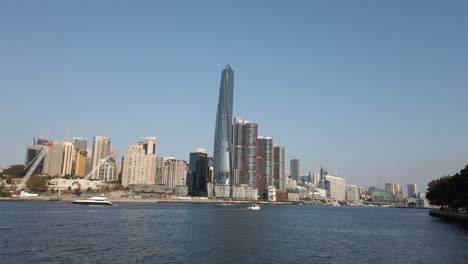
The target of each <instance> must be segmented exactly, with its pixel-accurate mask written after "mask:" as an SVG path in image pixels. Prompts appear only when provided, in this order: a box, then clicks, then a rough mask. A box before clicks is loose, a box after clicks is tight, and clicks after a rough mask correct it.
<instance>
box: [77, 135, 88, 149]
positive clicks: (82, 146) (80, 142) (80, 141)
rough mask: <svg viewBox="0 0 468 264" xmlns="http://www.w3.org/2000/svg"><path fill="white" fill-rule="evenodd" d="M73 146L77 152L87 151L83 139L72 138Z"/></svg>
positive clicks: (86, 144)
mask: <svg viewBox="0 0 468 264" xmlns="http://www.w3.org/2000/svg"><path fill="white" fill-rule="evenodd" d="M73 146H74V147H75V149H77V150H82V151H87V150H88V143H87V140H86V139H84V138H79V137H74V138H73Z"/></svg>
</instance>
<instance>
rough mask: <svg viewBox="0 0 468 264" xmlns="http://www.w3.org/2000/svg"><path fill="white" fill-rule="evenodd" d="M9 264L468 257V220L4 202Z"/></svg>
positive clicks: (299, 209) (408, 213)
mask: <svg viewBox="0 0 468 264" xmlns="http://www.w3.org/2000/svg"><path fill="white" fill-rule="evenodd" d="M0 234H1V240H0V262H2V261H3V260H8V261H7V262H8V263H26V262H34V263H101V262H107V263H128V262H144V263H312V262H317V263H368V262H376V263H409V262H412V263H468V250H466V249H467V248H468V227H467V226H466V225H461V224H457V223H447V222H444V221H440V220H439V219H437V218H433V217H430V216H428V212H427V210H413V209H392V208H350V207H345V208H340V207H312V206H262V209H261V210H260V211H249V210H246V206H237V205H234V206H223V205H203V204H201V205H200V204H198V205H196V204H195V205H192V204H127V203H121V204H117V205H116V206H106V207H99V206H92V207H91V206H79V205H73V204H71V203H68V202H50V203H49V202H42V203H38V202H3V203H0Z"/></svg>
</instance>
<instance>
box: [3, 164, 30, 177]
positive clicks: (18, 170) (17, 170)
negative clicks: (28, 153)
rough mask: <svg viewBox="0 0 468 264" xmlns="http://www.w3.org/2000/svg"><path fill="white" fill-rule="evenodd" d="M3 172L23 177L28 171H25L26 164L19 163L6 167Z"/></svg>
mask: <svg viewBox="0 0 468 264" xmlns="http://www.w3.org/2000/svg"><path fill="white" fill-rule="evenodd" d="M3 174H4V175H10V176H12V177H13V178H21V177H23V176H24V175H25V174H26V172H25V171H24V165H21V164H17V165H12V166H10V168H8V169H4V170H3Z"/></svg>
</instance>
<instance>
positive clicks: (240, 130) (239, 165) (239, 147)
mask: <svg viewBox="0 0 468 264" xmlns="http://www.w3.org/2000/svg"><path fill="white" fill-rule="evenodd" d="M233 130H234V153H233V157H234V159H233V162H232V163H233V167H234V168H233V172H234V173H233V179H232V183H233V185H236V186H238V185H240V184H248V185H249V186H252V187H255V188H258V174H257V160H258V125H257V124H256V123H253V122H249V121H242V120H240V119H236V122H235V124H234V129H233Z"/></svg>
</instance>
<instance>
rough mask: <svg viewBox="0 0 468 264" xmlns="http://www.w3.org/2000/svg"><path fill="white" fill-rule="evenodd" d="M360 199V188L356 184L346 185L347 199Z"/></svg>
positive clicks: (353, 200) (351, 200)
mask: <svg viewBox="0 0 468 264" xmlns="http://www.w3.org/2000/svg"><path fill="white" fill-rule="evenodd" d="M358 200H359V188H358V187H357V186H356V185H351V184H348V185H346V201H350V202H356V201H358Z"/></svg>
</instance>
